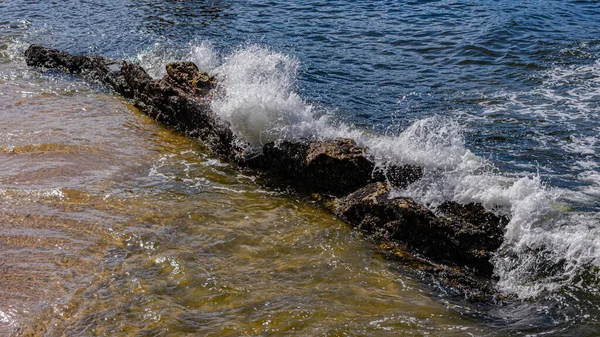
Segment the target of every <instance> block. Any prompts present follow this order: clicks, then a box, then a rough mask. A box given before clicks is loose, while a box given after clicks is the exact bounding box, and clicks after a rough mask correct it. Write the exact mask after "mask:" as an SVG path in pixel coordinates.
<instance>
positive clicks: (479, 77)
mask: <svg viewBox="0 0 600 337" xmlns="http://www.w3.org/2000/svg"><path fill="white" fill-rule="evenodd" d="M599 34H600V6H598V4H597V3H596V2H594V1H530V2H523V3H521V2H515V1H478V2H471V1H371V2H364V3H360V2H350V1H295V2H290V3H288V2H276V1H270V2H262V1H176V0H171V1H102V2H91V1H67V2H54V1H52V2H51V1H42V2H38V1H18V0H17V1H9V2H4V3H0V39H1V40H0V42H1V43H4V44H7V43H23V44H29V43H40V44H43V45H46V46H52V47H56V48H59V49H64V50H67V51H69V52H72V53H96V54H100V55H104V56H108V57H115V58H127V59H131V60H137V61H140V62H142V64H143V65H145V66H149V64H150V63H152V62H153V60H154V61H155V62H157V65H160V64H163V63H164V62H167V61H169V60H176V59H182V58H189V55H190V50H193V48H195V47H199V46H206V45H209V46H210V47H209V48H205V49H202V50H203V51H207V53H208V54H211V55H213V54H214V55H217V56H216V57H217V58H218V59H219V61H218V62H217V64H216V65H215V66H214V67H213V68H212V70H213V71H215V72H217V73H218V72H219V71H221V73H222V74H224V73H227V71H229V70H231V69H234V68H235V67H234V66H239V65H240V62H241V61H239V58H240V57H241V56H240V55H242V56H244V55H246V54H243V52H244V51H246V52H253V53H254V55H256V54H261V53H264V55H263V54H261V55H262V56H260V55H259V56H260V57H263V58H260V57H259V58H257V60H258V62H259V63H260V62H265V64H266V63H267V61H266V60H267V58H268V57H267V56H268V55H275V56H277V57H279V58H278V61H276V62H275V66H274V68H275V70H273V71H275V72H277V69H276V68H277V67H279V66H281V65H282V64H283V65H284V66H289V67H291V68H293V69H291V70H289V69H288V70H287V72H285V71H283V73H284V75H282V76H280V77H282V78H284V80H285V81H284V82H286V84H285V85H283V87H284V89H285V90H288V91H289V92H288V91H286V95H297V97H298V98H299V99H300V100H301V102H296V101H294V102H292V103H293V104H291V103H290V104H291V105H293V106H292V107H290V104H288V103H289V102H288V101H286V102H285V103H286V104H284V105H282V108H281V109H288V108H289V109H292V111H296V110H298V109H299V110H302V114H306V113H310V114H314V115H315V116H317V117H319V116H323V115H326V116H328V117H329V120H330V125H340V124H341V125H344V127H348V128H350V129H352V130H351V131H352V132H355V131H356V130H361V131H360V132H363V133H365V134H370V135H378V136H380V137H389V138H376V139H367V138H365V140H364V143H365V144H368V145H370V146H371V147H372V148H374V150H375V152H377V151H380V152H379V153H382V156H384V157H385V155H388V154H390V153H392V152H393V155H391V157H394V158H396V159H398V158H401V159H398V160H400V161H402V160H403V159H402V158H404V161H406V162H411V163H417V164H421V165H424V166H425V167H427V168H430V173H431V174H430V176H431V178H432V179H433V178H436V179H438V180H437V182H432V180H429V181H428V182H426V183H423V184H422V185H419V186H413V187H412V189H411V188H409V190H407V191H403V193H409V194H411V195H413V196H415V197H416V198H417V199H420V200H421V201H423V202H426V203H431V204H435V202H436V198H439V197H443V198H451V199H455V200H457V201H471V200H474V201H479V202H483V203H484V204H486V205H488V206H493V205H500V206H502V207H504V209H505V212H506V213H507V214H508V215H511V216H512V217H513V221H512V223H511V225H510V227H509V229H508V231H507V235H506V238H507V240H506V241H507V244H506V245H505V247H504V248H503V250H502V252H501V253H500V254H499V255H498V257H497V260H496V261H495V264H496V272H497V275H498V276H499V278H500V283H499V287H500V288H501V290H502V291H505V292H507V293H511V294H516V296H517V297H520V298H526V299H527V298H540V297H541V296H544V294H547V293H554V294H556V293H557V292H561V291H564V289H565V287H567V288H572V287H574V290H573V292H572V293H571V292H569V293H568V294H575V295H573V296H575V297H577V298H583V299H589V302H590V306H591V307H597V306H598V304H599V302H598V299H597V297H594V296H595V295H592V294H593V293H594V291H593V288H595V287H596V286H597V282H596V281H593V280H595V279H597V275H596V272H595V270H597V268H600V242H598V239H597V238H598V235H599V234H600V144H599V141H600V139H599V134H600V35H599ZM196 56H197V57H198V55H196ZM236 56H237V57H238V58H237V59H236ZM257 57H258V56H257ZM236 60H237V62H238V63H234V61H236ZM228 62H229V63H228ZM278 62H279V63H278ZM150 65H151V64H150ZM296 66H297V68H296ZM228 69H229V70H228ZM235 69H238V68H235ZM275 77H277V76H275ZM277 78H279V77H277ZM290 78H291V80H290ZM289 81H291V82H290V83H287V82H289ZM244 84H245V83H244ZM249 85H253V83H250V84H249ZM256 90H258V91H260V90H264V91H268V90H275V89H273V88H272V87H269V88H267V89H265V88H264V87H259V88H258V89H256ZM232 92H233V91H232ZM238 94H239V93H238ZM236 97H237V96H236ZM294 97H296V96H294ZM232 100H233V98H232ZM227 107H228V106H227V105H225V108H223V106H221V108H223V109H227ZM307 107H310V109H309V108H307ZM277 109H279V108H277ZM277 109H275V110H277ZM294 109H296V110H294ZM307 111H309V112H307ZM229 112H230V111H229ZM229 112H228V111H225V112H224V113H225V114H228V113H229ZM228 116H234V117H232V118H235V114H233V115H232V114H228ZM317 117H315V118H317ZM302 118H304V117H302ZM302 118H300V120H302V121H304V120H305V119H302ZM352 132H350V131H349V134H354V133H352ZM365 137H366V136H365ZM386 140H389V141H386ZM406 143H410V144H411V146H418V145H419V144H421V145H423V148H425V149H427V150H428V151H429V152H428V153H425V154H415V155H414V156H412V153H408V154H407V153H404V152H402V150H398V149H397V148H399V147H402V146H404V145H403V144H406ZM394 148H396V149H394ZM407 148H410V149H413V148H412V147H410V146H407ZM394 151H396V152H394ZM398 152H400V155H397V154H398ZM414 152H418V150H415V151H414ZM383 154H385V155H383ZM471 154H472V155H474V156H475V157H476V160H475V159H473V158H471V157H469V158H467V157H468V156H469V155H471ZM386 158H387V157H386ZM407 158H408V159H407ZM465 158H467V159H465ZM481 161H485V163H486V164H482V167H483V166H485V167H486V169H485V170H484V169H482V168H481V167H476V168H475V169H473V168H472V165H473V163H474V162H481ZM436 163H443V164H439V165H437V166H436ZM489 167H491V169H490V168H489ZM481 170H484V171H485V172H484V173H481V172H480V171H481ZM440 171H444V172H443V173H439V172H440ZM548 266H550V267H548ZM547 269H551V270H552V271H551V272H548V270H547ZM590 275H591V276H590ZM582 279H585V280H587V281H585V282H583V281H581V280H582ZM590 279H591V280H592V281H589V280H590ZM580 281H581V282H580ZM561 296H567V295H561ZM569 296H570V295H569ZM567 297H568V296H567ZM559 307H560V306H559ZM505 309H506V308H504V309H499V310H500V311H502V310H505ZM546 309H547V310H559V309H554V308H550V309H548V308H546ZM498 315H499V316H501V314H498ZM581 315H587V314H586V313H585V310H584V313H581ZM585 330H586V331H588V332H589V331H591V330H593V325H590V326H588V327H587V328H586V329H585Z"/></svg>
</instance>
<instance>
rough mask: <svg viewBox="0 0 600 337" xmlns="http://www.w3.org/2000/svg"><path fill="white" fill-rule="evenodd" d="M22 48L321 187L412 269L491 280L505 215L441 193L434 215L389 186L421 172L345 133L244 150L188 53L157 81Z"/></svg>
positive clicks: (313, 188) (309, 186)
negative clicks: (387, 159) (372, 153)
mask: <svg viewBox="0 0 600 337" xmlns="http://www.w3.org/2000/svg"><path fill="white" fill-rule="evenodd" d="M25 56H26V59H27V64H28V65H29V66H36V67H46V68H57V69H60V70H62V71H65V72H68V73H77V74H82V75H83V76H85V77H87V78H89V79H92V80H95V81H99V82H101V83H104V84H106V85H107V86H109V87H110V88H111V89H113V90H114V91H116V92H118V93H120V94H121V95H123V96H124V97H126V98H129V99H131V100H132V102H133V104H134V105H135V106H137V107H138V108H140V110H141V111H142V112H144V113H146V114H148V115H150V116H152V117H154V118H155V119H156V120H158V121H161V122H163V123H165V124H167V125H170V126H173V127H175V128H177V129H179V130H181V131H183V132H185V133H187V134H188V135H189V136H193V137H199V138H200V140H202V141H203V143H204V144H206V145H207V147H208V148H209V149H210V150H212V151H213V152H215V153H216V154H218V155H221V156H223V157H225V158H227V159H230V160H233V161H235V162H237V163H239V164H240V165H242V166H248V167H252V168H260V169H263V170H265V171H268V172H272V173H274V174H275V175H277V176H280V177H283V178H285V179H286V181H287V183H289V184H291V185H293V186H295V187H297V188H299V189H301V190H303V191H305V192H309V193H310V192H316V193H324V194H328V195H329V196H326V197H322V196H318V199H321V200H323V202H324V203H325V204H326V205H330V207H331V208H332V209H333V211H334V213H335V214H337V215H338V216H339V217H340V218H341V219H343V220H345V221H347V222H348V223H350V224H352V225H354V226H358V227H361V228H363V229H365V230H368V231H370V232H373V233H376V235H375V237H377V238H379V240H380V242H383V243H386V242H394V243H395V244H397V243H401V244H402V245H404V246H406V247H407V248H408V249H409V250H410V251H411V252H412V253H414V254H416V255H417V257H415V259H413V260H412V261H427V263H421V262H418V263H417V265H418V268H419V269H421V270H424V271H427V272H428V273H429V274H431V275H436V277H437V278H438V279H439V280H440V281H442V282H443V283H446V284H453V282H454V283H456V285H455V286H453V287H454V288H456V289H462V290H461V291H462V292H463V293H465V294H466V293H471V294H477V293H478V291H480V292H479V293H481V294H483V295H482V296H484V295H485V296H487V297H490V296H492V295H491V294H492V293H493V291H491V290H490V289H492V288H490V287H489V284H488V283H485V282H484V283H479V281H478V277H481V276H483V277H486V278H487V280H490V278H491V276H492V265H491V263H490V260H489V258H490V256H491V255H492V254H493V252H494V251H496V250H497V249H498V248H499V246H500V245H501V243H502V238H503V228H504V226H505V225H506V223H507V222H508V219H506V218H503V217H498V216H495V215H494V214H492V213H489V212H486V211H485V210H484V209H483V207H481V205H476V204H469V205H460V204H457V203H453V202H446V203H444V204H442V205H441V206H440V207H439V208H438V209H437V210H436V211H437V214H436V213H434V212H432V211H431V210H429V209H428V208H426V207H425V206H423V205H419V204H417V203H415V202H414V200H412V199H410V198H401V197H393V195H392V194H391V193H390V192H391V189H392V186H395V187H400V188H403V187H406V186H407V185H408V184H410V183H412V182H414V181H416V180H418V179H420V178H421V177H422V175H423V171H422V169H421V168H420V167H416V166H412V165H405V166H397V165H387V166H385V167H383V168H377V169H376V168H375V164H374V163H373V162H372V161H371V160H370V159H369V158H370V157H369V155H368V153H365V149H363V148H361V147H359V146H357V144H356V143H355V142H354V141H353V140H351V139H331V140H312V141H304V142H289V141H283V142H280V143H278V144H275V143H269V144H266V145H264V147H263V148H262V153H245V152H244V151H243V149H247V148H248V146H247V144H245V143H244V141H243V140H241V139H239V138H237V137H236V136H235V135H234V134H233V132H232V131H231V128H230V126H229V124H228V123H227V122H226V121H223V120H221V119H220V118H219V117H218V116H216V115H215V114H214V113H213V112H212V111H211V109H210V100H211V98H212V96H213V95H214V94H215V90H216V84H215V79H214V78H212V77H210V76H208V75H207V74H205V73H202V72H200V71H198V68H197V67H196V65H195V64H194V63H192V62H174V63H170V64H168V65H167V67H166V70H167V73H166V75H165V76H164V77H163V78H162V79H160V80H155V79H153V78H151V77H150V76H149V75H148V74H147V73H146V72H145V71H144V69H142V68H141V67H140V66H139V65H136V64H133V63H131V62H128V61H119V60H111V59H108V58H103V57H100V56H79V55H71V54H68V53H66V52H62V51H59V50H55V49H50V48H44V47H42V46H38V45H32V46H30V47H29V48H28V50H27V51H26V53H25ZM352 192H353V193H352ZM349 193H351V194H350V195H348V194H349ZM331 196H336V197H341V198H340V199H333V198H332V197H331ZM392 246H395V245H392ZM390 251H392V250H391V249H390ZM403 254H404V253H403ZM396 255H397V254H396ZM419 256H420V257H419ZM463 267H466V269H465V268H463ZM470 289H472V291H470ZM478 289H479V290H478ZM488 295H489V296H488Z"/></svg>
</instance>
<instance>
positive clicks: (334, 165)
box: [244, 138, 374, 196]
mask: <svg viewBox="0 0 600 337" xmlns="http://www.w3.org/2000/svg"><path fill="white" fill-rule="evenodd" d="M244 164H245V165H247V166H252V167H259V168H261V169H264V170H267V171H270V172H273V173H275V174H277V175H280V176H284V177H286V178H288V179H289V182H290V184H291V185H293V186H294V187H296V188H300V189H303V190H307V191H309V192H318V193H327V194H331V195H336V196H341V195H346V194H348V193H350V192H352V191H354V190H356V189H357V188H359V187H362V186H364V185H365V184H367V183H368V182H369V180H370V179H371V174H372V172H373V168H374V164H373V163H372V162H371V161H369V160H368V159H367V157H366V155H365V153H364V151H363V149H362V148H360V147H358V146H357V145H356V143H355V142H354V141H353V140H351V139H341V138H340V139H330V140H316V141H306V142H298V143H293V142H288V141H283V142H281V143H279V144H275V143H268V144H266V145H264V146H263V151H262V155H261V156H259V157H256V158H252V159H250V160H247V161H246V162H245V163H244Z"/></svg>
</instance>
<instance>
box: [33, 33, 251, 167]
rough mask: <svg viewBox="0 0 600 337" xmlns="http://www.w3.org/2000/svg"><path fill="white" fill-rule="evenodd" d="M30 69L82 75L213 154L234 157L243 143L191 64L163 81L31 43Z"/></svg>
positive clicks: (124, 65)
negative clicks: (194, 139) (221, 115)
mask: <svg viewBox="0 0 600 337" xmlns="http://www.w3.org/2000/svg"><path fill="white" fill-rule="evenodd" d="M25 57H26V60H27V65H29V66H35V67H45V68H57V69H59V70H62V71H64V72H67V73H75V74H81V75H83V76H85V77H87V78H89V79H92V80H96V81H99V82H101V83H103V84H105V85H108V86H109V87H110V88H111V89H113V90H115V91H116V92H118V93H120V94H122V95H123V96H124V97H126V98H130V99H132V101H133V103H134V105H135V106H136V107H138V108H139V109H140V110H142V111H143V112H144V113H146V114H148V115H149V116H152V117H154V118H155V119H156V120H158V121H160V122H162V123H165V124H167V125H170V126H173V127H175V128H177V129H178V130H181V131H184V132H186V133H187V134H188V135H189V136H192V137H199V138H200V139H201V140H202V141H203V142H204V143H205V144H206V145H207V146H208V148H209V149H210V150H212V151H213V152H215V153H217V154H219V155H222V156H224V157H227V158H229V159H235V158H236V156H237V155H238V153H239V148H240V146H241V145H243V144H241V143H243V142H242V141H241V140H239V139H236V137H235V136H234V134H233V132H232V131H231V129H230V128H229V125H228V123H226V122H225V121H223V120H221V119H220V118H218V117H217V116H216V115H215V114H214V113H213V112H212V110H211V109H210V99H209V98H210V96H211V94H210V93H211V91H212V90H213V89H214V80H213V79H212V78H211V77H209V76H208V75H206V74H205V73H201V72H199V71H198V68H197V67H196V65H195V64H193V63H191V62H176V63H171V64H169V65H168V66H167V74H166V75H165V77H164V78H163V79H161V80H155V79H153V78H151V77H150V76H149V75H148V74H147V73H146V72H145V71H144V69H142V67H140V66H139V65H136V64H133V63H131V62H128V61H115V60H111V59H108V58H104V57H100V56H95V55H92V56H83V55H71V54H69V53H66V52H63V51H59V50H56V49H51V48H45V47H42V46H39V45H31V46H30V47H29V48H28V49H27V51H26V52H25Z"/></svg>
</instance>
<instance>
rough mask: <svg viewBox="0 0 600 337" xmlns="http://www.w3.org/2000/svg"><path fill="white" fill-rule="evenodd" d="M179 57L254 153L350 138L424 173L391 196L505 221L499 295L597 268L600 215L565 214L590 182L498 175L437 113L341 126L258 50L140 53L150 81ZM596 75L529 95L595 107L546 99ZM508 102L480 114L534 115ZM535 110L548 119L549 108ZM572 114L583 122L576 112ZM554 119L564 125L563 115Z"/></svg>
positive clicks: (563, 281) (573, 94)
mask: <svg viewBox="0 0 600 337" xmlns="http://www.w3.org/2000/svg"><path fill="white" fill-rule="evenodd" d="M182 59H185V60H191V61H194V62H195V63H196V64H197V65H198V66H199V68H200V69H201V70H203V71H206V72H208V73H209V74H211V75H214V76H216V77H217V78H218V80H219V81H218V83H219V94H218V95H217V97H216V98H215V99H214V100H213V103H212V109H213V111H214V112H215V113H216V114H217V115H218V116H220V117H221V118H222V119H224V120H226V121H228V122H229V123H230V124H231V127H232V129H233V131H234V132H235V133H236V134H237V135H238V136H239V137H240V138H242V139H244V140H245V141H246V142H248V143H249V144H250V145H251V146H252V147H255V148H260V146H261V145H262V144H264V143H267V142H271V141H275V142H278V141H282V140H299V139H320V138H332V137H348V138H353V139H354V140H356V142H357V143H358V144H359V145H360V146H363V147H365V148H367V149H368V151H369V153H370V154H371V155H372V156H373V158H374V159H375V161H376V163H377V164H378V166H379V167H380V168H382V169H385V165H386V164H387V163H395V164H414V165H419V166H421V167H423V168H424V178H423V179H421V180H419V181H417V182H415V183H413V184H412V185H410V186H408V187H406V188H405V189H403V190H398V191H396V192H395V193H396V194H397V195H404V196H411V197H413V198H415V199H416V200H418V201H419V202H422V203H425V204H427V205H430V206H431V207H433V208H435V207H436V206H437V205H439V204H440V203H441V202H443V201H445V200H454V201H457V202H460V203H469V202H479V203H481V204H483V205H484V206H485V207H486V208H487V209H489V210H491V211H493V212H495V213H497V214H501V215H507V216H510V218H511V220H510V223H509V224H508V225H507V228H506V232H505V242H504V244H503V246H502V247H501V249H500V251H499V252H498V253H497V255H496V256H495V258H494V261H493V262H494V265H495V273H496V275H497V276H498V278H499V282H498V287H499V288H500V289H501V290H502V291H504V292H506V293H511V294H516V295H517V296H519V297H521V298H531V297H537V296H540V295H541V294H544V293H547V292H554V291H557V290H559V289H561V288H562V287H564V286H567V285H571V284H573V282H575V281H576V280H578V279H579V278H580V277H581V275H583V274H585V273H588V272H589V271H590V270H591V269H593V268H600V217H599V216H598V212H594V211H578V212H574V211H572V210H571V208H572V207H571V204H572V203H576V202H578V201H581V200H587V201H588V202H589V201H590V200H593V199H590V198H597V196H598V189H597V185H594V184H587V185H586V186H588V187H587V188H586V189H583V190H573V189H565V188H558V187H552V186H548V185H547V184H545V183H544V182H543V181H544V180H543V179H542V177H541V176H540V174H539V173H534V174H531V173H519V172H517V173H510V172H501V171H500V170H499V169H498V168H497V167H496V166H495V165H494V164H493V162H492V161H491V160H488V159H485V158H483V157H480V156H478V155H476V154H474V153H473V152H471V150H469V149H468V147H467V145H466V143H465V136H464V134H465V131H466V130H465V129H464V128H465V127H464V125H463V124H462V123H460V121H458V120H456V119H450V118H445V117H440V116H436V117H430V118H425V119H421V120H417V121H415V122H414V123H413V124H412V125H410V126H409V127H408V128H406V129H405V130H403V131H401V132H398V133H396V134H392V135H389V134H388V135H377V134H372V133H370V132H367V131H365V130H360V129H358V128H356V127H354V126H352V125H348V124H345V123H343V122H339V119H338V118H334V116H332V115H331V114H329V113H328V111H327V110H325V109H322V108H320V107H318V106H315V105H313V104H311V103H309V102H307V101H306V100H305V99H304V98H302V97H301V96H300V95H299V94H298V92H299V90H298V88H297V78H298V69H299V62H298V60H296V59H295V58H294V57H291V56H289V55H285V54H282V53H280V52H276V51H273V50H271V49H269V48H265V47H262V46H257V45H250V46H245V47H241V48H239V49H237V50H235V51H234V52H232V53H230V54H227V55H223V54H221V53H219V52H218V51H217V50H216V48H215V46H214V45H212V44H210V43H207V42H202V43H198V44H195V45H190V46H189V48H188V49H187V50H185V51H179V52H173V51H172V50H170V49H168V48H164V47H161V46H155V48H154V49H152V50H150V51H148V52H146V53H144V54H141V55H140V56H138V60H139V61H140V63H141V64H142V65H143V66H144V67H145V68H146V69H147V70H148V72H149V73H150V74H151V75H152V76H155V77H160V76H162V75H163V70H162V69H164V65H165V64H166V63H167V62H169V61H174V60H182ZM598 68H599V67H598V63H596V64H595V65H593V66H590V67H589V69H587V68H586V69H566V70H565V69H558V70H555V71H554V72H552V73H550V74H547V75H546V76H547V81H546V82H544V84H543V85H542V86H541V88H539V89H536V92H534V93H533V94H534V95H545V97H546V98H547V99H548V100H552V99H554V100H556V99H559V100H560V102H562V104H567V105H569V106H572V107H573V109H574V111H577V112H578V113H580V112H581V111H582V109H583V110H585V109H589V106H587V105H589V104H592V103H589V102H587V101H589V100H590V99H592V98H597V93H598V92H599V91H598V89H599V88H600V84H599V83H598V81H596V82H594V83H589V82H585V84H584V85H582V86H581V87H579V88H578V89H575V90H572V91H569V92H567V93H566V94H565V95H567V96H568V97H566V96H565V97H566V98H564V99H561V98H556V97H554V96H552V95H555V94H556V92H560V90H554V89H553V88H554V87H555V86H556V85H560V84H561V83H562V82H561V81H566V80H568V78H569V76H573V72H577V71H580V72H581V71H588V72H589V71H592V72H596V73H600V71H597V70H598ZM552 90H554V93H553V92H552ZM529 94H530V95H531V94H532V93H529ZM505 96H510V99H508V100H507V103H505V104H503V105H500V106H497V107H493V108H490V109H496V110H495V111H491V110H488V111H485V113H484V115H485V114H494V113H497V112H498V109H500V110H501V109H515V110H517V111H522V112H523V113H527V114H530V113H531V111H526V110H527V109H533V108H532V106H531V105H530V104H529V103H528V102H527V100H526V99H525V98H523V97H525V96H520V95H519V94H515V95H505ZM552 97H554V98H552ZM578 97H579V98H578ZM580 98H582V99H580ZM581 102H583V103H581ZM586 102H587V103H586ZM550 103H551V102H550ZM550 103H549V105H548V107H549V106H551V104H550ZM586 104H587V105H586ZM519 107H520V108H519ZM519 109H520V110H519ZM536 109H541V108H540V107H539V106H538V107H537V108H536ZM550 112H552V111H550ZM534 113H538V114H542V115H543V116H544V117H545V118H551V117H549V116H548V109H546V110H544V109H541V110H535V111H534ZM570 116H571V117H573V116H572V115H570ZM575 117H577V118H583V117H581V114H579V115H578V116H575ZM557 118H558V119H560V120H562V121H564V120H568V119H569V118H570V117H568V116H564V115H561V116H559V117H557ZM590 137H591V138H590ZM578 140H579V141H578ZM548 141H551V140H548ZM596 144H597V139H596V138H593V136H585V137H580V138H578V137H577V136H576V137H574V138H573V141H571V142H569V143H568V144H564V148H565V149H566V150H569V149H570V148H572V150H573V151H583V150H582V149H584V148H585V151H587V152H586V153H588V154H589V153H591V154H595V148H596V147H597V146H596ZM574 165H580V166H581V168H582V170H581V179H598V177H599V176H600V175H599V174H598V171H597V168H598V164H597V162H596V160H595V159H594V158H587V159H584V160H579V161H577V162H575V163H574ZM595 186H596V187H595Z"/></svg>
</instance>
